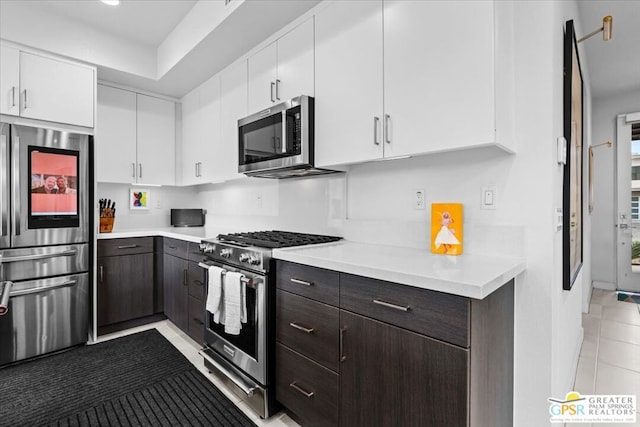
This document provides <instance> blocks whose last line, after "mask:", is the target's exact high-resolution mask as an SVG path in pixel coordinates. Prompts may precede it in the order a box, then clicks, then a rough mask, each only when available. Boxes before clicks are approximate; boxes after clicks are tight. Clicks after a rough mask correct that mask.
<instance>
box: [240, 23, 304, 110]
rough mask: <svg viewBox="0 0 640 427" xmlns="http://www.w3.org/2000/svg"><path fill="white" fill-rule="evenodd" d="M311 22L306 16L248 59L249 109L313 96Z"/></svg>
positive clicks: (263, 107)
mask: <svg viewBox="0 0 640 427" xmlns="http://www.w3.org/2000/svg"><path fill="white" fill-rule="evenodd" d="M313 39H314V23H313V18H310V19H308V20H307V21H305V22H303V23H302V24H300V25H298V26H297V27H295V28H294V29H293V30H291V31H290V32H288V33H287V34H285V35H284V36H282V37H280V38H279V39H278V40H276V41H274V42H273V43H271V44H270V45H268V46H266V47H265V48H263V49H262V50H260V51H258V52H257V53H255V54H254V55H252V56H251V57H249V59H248V96H249V111H250V113H256V112H258V111H260V110H262V109H265V108H268V107H270V106H271V105H274V104H277V103H280V102H282V101H286V100H288V99H291V98H293V97H296V96H299V95H308V96H314V42H313Z"/></svg>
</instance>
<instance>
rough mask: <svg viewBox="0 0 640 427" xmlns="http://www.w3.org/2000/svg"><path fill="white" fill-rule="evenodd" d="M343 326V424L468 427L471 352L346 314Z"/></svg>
mask: <svg viewBox="0 0 640 427" xmlns="http://www.w3.org/2000/svg"><path fill="white" fill-rule="evenodd" d="M340 323H341V334H342V338H341V341H342V353H341V363H340V393H341V394H340V424H341V425H344V426H451V427H453V426H466V425H467V417H468V411H467V405H466V401H467V372H468V368H469V351H468V350H467V349H462V348H459V347H456V346H453V345H450V344H445V343H443V342H441V341H437V340H434V339H431V338H428V337H425V336H423V335H420V334H417V333H414V332H410V331H407V330H405V329H401V328H398V327H395V326H391V325H388V324H386V323H382V322H379V321H377V320H372V319H369V318H366V317H363V316H360V315H356V314H353V313H349V312H346V311H343V310H341V312H340Z"/></svg>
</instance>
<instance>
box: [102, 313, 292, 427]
mask: <svg viewBox="0 0 640 427" xmlns="http://www.w3.org/2000/svg"><path fill="white" fill-rule="evenodd" d="M152 328H156V329H157V330H158V332H160V333H161V334H162V335H164V337H165V338H166V339H167V340H168V341H169V342H171V343H172V344H173V345H174V346H175V347H176V348H177V349H178V350H180V351H181V352H182V354H183V355H184V356H185V357H186V358H187V359H189V361H190V362H191V363H193V364H194V365H195V366H196V368H198V370H200V372H202V373H203V374H204V376H205V377H207V378H208V379H209V380H210V381H211V382H212V383H213V384H214V385H215V386H216V387H217V388H218V389H219V390H221V391H222V392H223V393H224V394H225V395H226V396H227V397H228V398H229V399H230V400H231V401H232V402H233V403H235V404H236V406H238V408H240V410H242V411H243V412H244V413H245V414H246V415H247V416H248V417H249V418H250V419H251V420H252V421H253V422H254V423H256V424H257V425H258V426H269V427H298V426H299V424H298V423H296V422H295V421H293V420H292V419H291V418H290V417H289V416H288V415H287V414H286V413H285V412H280V413H278V414H275V415H273V416H271V417H270V418H269V419H268V420H263V419H261V418H260V417H259V416H258V415H256V413H255V412H253V411H252V410H251V409H250V408H249V407H248V406H247V404H246V403H244V402H243V401H242V397H240V396H238V395H236V394H235V393H234V392H233V391H231V389H229V388H228V387H226V385H225V384H224V383H223V382H221V381H220V380H219V379H218V378H216V377H215V376H214V375H212V374H210V373H209V371H208V370H207V369H206V368H205V367H204V362H203V360H202V356H200V355H199V354H198V351H199V350H200V348H201V346H200V345H199V344H198V343H196V342H195V341H193V340H192V339H191V338H190V337H189V336H187V335H186V334H185V333H184V332H182V331H181V330H180V329H178V328H177V327H176V326H175V325H174V324H173V323H171V322H170V321H168V320H163V321H161V322H156V323H150V324H147V325H143V326H139V327H136V328H131V329H127V330H125V331H120V332H115V333H113V334H108V335H103V336H101V337H99V338H98V342H101V341H106V340H110V339H113V338H117V337H121V336H124V335H129V334H133V333H136V332H140V331H144V330H147V329H152Z"/></svg>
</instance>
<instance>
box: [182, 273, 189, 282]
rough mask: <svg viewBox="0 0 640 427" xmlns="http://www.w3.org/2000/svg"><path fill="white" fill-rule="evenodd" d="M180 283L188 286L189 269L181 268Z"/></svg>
mask: <svg viewBox="0 0 640 427" xmlns="http://www.w3.org/2000/svg"><path fill="white" fill-rule="evenodd" d="M182 284H183V285H185V286H189V270H187V269H184V270H182Z"/></svg>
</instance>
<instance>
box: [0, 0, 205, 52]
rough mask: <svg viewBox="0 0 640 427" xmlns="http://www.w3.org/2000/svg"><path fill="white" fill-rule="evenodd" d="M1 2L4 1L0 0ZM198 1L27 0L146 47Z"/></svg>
mask: <svg viewBox="0 0 640 427" xmlns="http://www.w3.org/2000/svg"><path fill="white" fill-rule="evenodd" d="M3 1H4V0H3ZM197 1H198V0H122V2H121V3H120V5H118V6H108V5H106V4H104V3H102V2H99V1H96V0H55V1H51V0H29V3H32V6H33V7H37V8H40V9H42V10H46V11H47V13H50V14H53V15H59V16H63V17H66V18H71V19H72V20H75V21H79V22H82V23H84V24H87V25H90V26H92V27H94V28H99V29H101V30H103V31H105V32H109V33H112V34H117V35H118V36H120V37H122V38H124V39H127V40H131V41H133V42H135V43H140V44H144V45H149V46H155V47H157V46H159V45H160V43H162V42H163V41H164V39H165V38H166V37H167V36H168V35H169V33H170V32H171V31H172V30H173V29H174V28H175V27H176V25H178V23H179V22H180V21H181V20H182V18H184V16H185V15H186V14H187V12H189V11H190V10H191V8H192V7H193V6H194V5H195V4H196V3H197Z"/></svg>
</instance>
